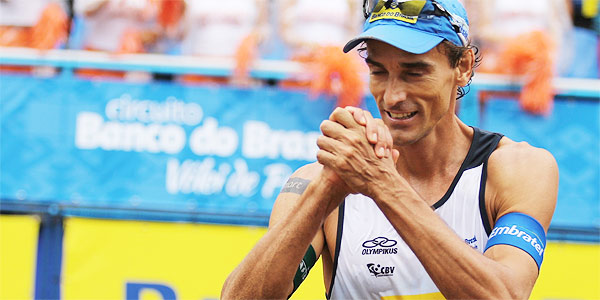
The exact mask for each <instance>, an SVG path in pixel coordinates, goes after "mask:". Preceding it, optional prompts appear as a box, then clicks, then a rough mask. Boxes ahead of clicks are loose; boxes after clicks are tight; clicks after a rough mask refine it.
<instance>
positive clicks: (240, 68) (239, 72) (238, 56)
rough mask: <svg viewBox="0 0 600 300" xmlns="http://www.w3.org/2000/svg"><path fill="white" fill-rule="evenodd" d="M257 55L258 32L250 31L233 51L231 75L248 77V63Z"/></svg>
mask: <svg viewBox="0 0 600 300" xmlns="http://www.w3.org/2000/svg"><path fill="white" fill-rule="evenodd" d="M257 56H258V34H256V33H251V34H249V35H248V36H247V37H246V38H244V39H243V40H242V42H241V43H240V45H239V46H238V48H237V50H236V53H235V67H234V70H233V76H234V77H235V78H238V79H244V78H248V76H249V75H248V72H249V70H250V65H251V64H252V62H253V61H254V60H255V59H256V58H257Z"/></svg>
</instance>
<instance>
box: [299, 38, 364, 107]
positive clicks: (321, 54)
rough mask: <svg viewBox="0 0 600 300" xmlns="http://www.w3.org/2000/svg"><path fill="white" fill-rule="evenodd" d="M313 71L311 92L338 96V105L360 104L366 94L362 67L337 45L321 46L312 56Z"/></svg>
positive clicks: (310, 63) (311, 65)
mask: <svg viewBox="0 0 600 300" xmlns="http://www.w3.org/2000/svg"><path fill="white" fill-rule="evenodd" d="M309 67H310V69H311V70H312V73H313V80H312V83H311V87H310V90H311V93H312V94H313V95H317V94H324V93H326V94H329V95H334V96H336V98H337V105H338V106H341V107H345V106H348V105H350V106H359V105H360V103H361V101H362V99H363V96H364V86H365V84H364V82H363V80H362V78H361V76H360V73H361V67H360V64H359V62H358V61H357V60H356V59H354V58H353V57H351V56H349V55H348V54H345V53H344V52H343V51H342V49H341V48H339V47H335V46H325V47H320V48H318V49H316V50H315V51H313V55H311V56H310V62H309Z"/></svg>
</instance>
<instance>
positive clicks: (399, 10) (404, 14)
mask: <svg viewBox="0 0 600 300" xmlns="http://www.w3.org/2000/svg"><path fill="white" fill-rule="evenodd" d="M425 2H426V1H425V0H379V1H378V2H377V5H375V8H374V9H373V13H372V14H371V18H370V19H369V22H375V21H377V20H385V19H393V20H399V21H404V22H407V23H411V24H415V23H417V20H418V19H419V14H420V13H421V11H422V10H423V7H425Z"/></svg>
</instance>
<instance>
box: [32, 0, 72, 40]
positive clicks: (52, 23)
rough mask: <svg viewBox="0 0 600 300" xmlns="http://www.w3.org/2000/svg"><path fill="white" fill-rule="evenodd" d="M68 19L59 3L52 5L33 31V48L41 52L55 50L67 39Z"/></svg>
mask: <svg viewBox="0 0 600 300" xmlns="http://www.w3.org/2000/svg"><path fill="white" fill-rule="evenodd" d="M67 31H68V17H67V14H66V13H65V12H64V11H63V9H62V7H61V6H60V5H58V4H57V3H50V4H48V6H46V8H45V9H44V11H43V12H42V15H41V16H40V19H39V21H38V22H37V23H36V24H35V26H33V28H32V30H31V47H33V48H37V49H40V50H48V49H53V48H55V47H56V46H57V45H58V44H59V43H62V42H64V41H65V40H66V38H67Z"/></svg>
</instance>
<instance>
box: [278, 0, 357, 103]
mask: <svg viewBox="0 0 600 300" xmlns="http://www.w3.org/2000/svg"><path fill="white" fill-rule="evenodd" d="M361 3H362V2H360V1H357V0H328V1H321V0H281V1H280V2H279V3H277V4H278V5H277V13H278V21H277V24H278V30H279V35H280V36H281V38H282V40H283V42H284V43H285V45H286V46H287V49H288V52H289V58H291V59H293V60H296V61H299V62H302V63H304V64H305V66H306V67H307V70H308V72H307V73H306V74H302V75H300V76H298V77H297V78H293V79H291V80H286V81H283V82H282V83H281V86H282V87H284V88H309V89H310V90H311V92H312V93H313V95H317V94H329V95H334V96H335V97H336V98H337V102H338V103H337V104H338V105H339V106H342V107H343V106H346V105H352V106H358V105H360V101H362V98H363V96H364V88H363V87H364V85H365V84H364V82H363V80H362V78H361V74H366V69H365V68H364V65H363V64H362V63H360V59H359V57H358V56H349V55H345V54H343V53H342V52H341V51H340V49H341V47H342V46H343V45H344V43H345V41H347V40H348V39H349V38H350V37H352V36H354V35H355V34H356V33H357V32H359V31H360V25H361V23H362V21H363V20H364V19H361V18H362V16H361V15H360V14H359V13H357V11H359V10H358V9H357V8H358V7H360V5H361Z"/></svg>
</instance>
